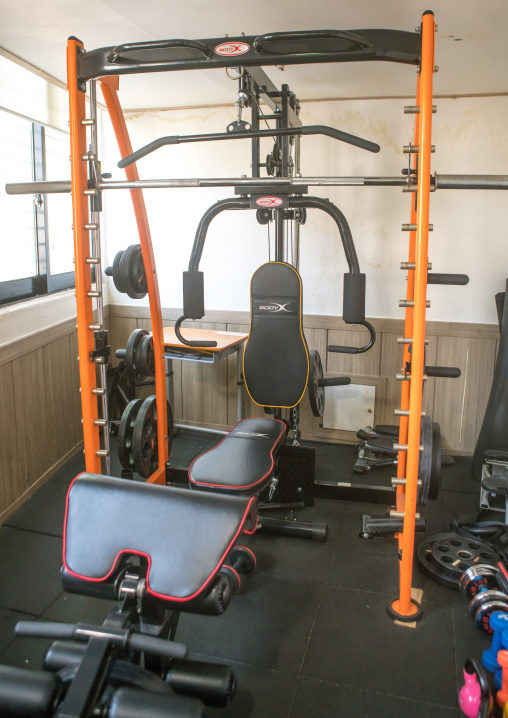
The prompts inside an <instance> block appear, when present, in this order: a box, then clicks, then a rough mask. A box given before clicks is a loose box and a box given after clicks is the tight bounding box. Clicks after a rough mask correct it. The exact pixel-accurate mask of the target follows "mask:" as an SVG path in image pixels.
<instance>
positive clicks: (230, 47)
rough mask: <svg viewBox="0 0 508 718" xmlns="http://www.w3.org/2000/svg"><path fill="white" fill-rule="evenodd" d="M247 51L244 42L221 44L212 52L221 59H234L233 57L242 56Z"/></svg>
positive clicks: (248, 48) (247, 47) (247, 46)
mask: <svg viewBox="0 0 508 718" xmlns="http://www.w3.org/2000/svg"><path fill="white" fill-rule="evenodd" d="M249 50H250V47H249V45H247V43H246V42H223V43H222V44H221V45H217V47H216V48H215V50H214V52H215V54H216V55H222V56H223V57H234V56H235V55H244V54H245V53H246V52H249Z"/></svg>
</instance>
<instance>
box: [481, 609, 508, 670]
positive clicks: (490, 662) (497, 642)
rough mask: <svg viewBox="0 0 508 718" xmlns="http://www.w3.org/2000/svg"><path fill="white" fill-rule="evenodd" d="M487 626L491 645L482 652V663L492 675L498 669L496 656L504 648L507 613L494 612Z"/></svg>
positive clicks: (507, 626)
mask: <svg viewBox="0 0 508 718" xmlns="http://www.w3.org/2000/svg"><path fill="white" fill-rule="evenodd" d="M489 625H490V628H491V629H492V632H493V633H492V645H491V647H490V648H487V650H486V651H483V655H482V663H483V665H484V666H485V668H486V669H487V670H488V671H492V673H494V672H495V671H497V670H498V669H499V663H498V660H497V654H498V653H499V651H500V650H501V649H502V648H504V647H505V646H504V645H503V631H506V630H507V629H508V613H503V612H502V611H495V612H494V613H493V614H492V615H491V616H490V619H489ZM507 637H508V633H507Z"/></svg>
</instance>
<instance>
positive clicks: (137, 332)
mask: <svg viewBox="0 0 508 718" xmlns="http://www.w3.org/2000/svg"><path fill="white" fill-rule="evenodd" d="M146 336H148V332H147V331H146V329H134V331H133V332H131V335H130V337H129V340H128V342H127V346H126V347H125V363H126V364H127V369H128V370H129V371H130V372H131V373H132V375H133V376H134V377H135V378H136V379H139V380H140V381H142V380H143V379H146V375H145V376H143V374H142V373H141V372H140V371H139V370H138V364H139V355H140V349H141V344H142V342H143V339H144V337H146Z"/></svg>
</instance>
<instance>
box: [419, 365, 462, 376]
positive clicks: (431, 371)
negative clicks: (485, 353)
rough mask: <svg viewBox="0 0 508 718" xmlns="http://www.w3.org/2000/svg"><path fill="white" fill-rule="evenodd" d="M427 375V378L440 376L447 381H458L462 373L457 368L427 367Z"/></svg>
mask: <svg viewBox="0 0 508 718" xmlns="http://www.w3.org/2000/svg"><path fill="white" fill-rule="evenodd" d="M425 374H427V376H437V377H439V376H440V377H444V378H446V379H458V378H459V376H460V375H461V371H460V369H459V368H458V367H456V366H426V367H425Z"/></svg>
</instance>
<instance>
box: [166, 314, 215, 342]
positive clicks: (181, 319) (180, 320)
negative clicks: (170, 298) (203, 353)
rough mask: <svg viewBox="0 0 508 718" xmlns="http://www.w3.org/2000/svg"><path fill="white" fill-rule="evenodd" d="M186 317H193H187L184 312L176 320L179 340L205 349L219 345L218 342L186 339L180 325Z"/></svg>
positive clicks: (176, 332)
mask: <svg viewBox="0 0 508 718" xmlns="http://www.w3.org/2000/svg"><path fill="white" fill-rule="evenodd" d="M186 319H192V317H186V316H185V314H183V315H182V316H181V317H179V318H178V319H177V320H176V324H175V334H176V336H177V338H178V340H179V341H181V342H182V344H185V345H186V346H188V347H201V348H203V349H207V348H208V347H216V346H217V342H207V341H204V342H202V341H200V342H193V341H189V340H188V339H185V337H183V336H182V333H181V331H180V327H181V325H182V323H183V322H184V321H185V320H186Z"/></svg>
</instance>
